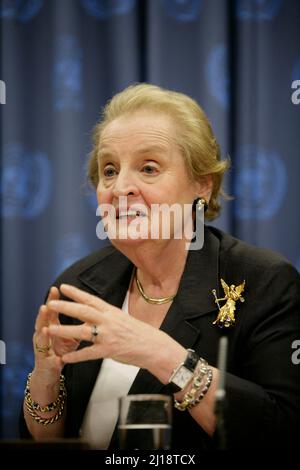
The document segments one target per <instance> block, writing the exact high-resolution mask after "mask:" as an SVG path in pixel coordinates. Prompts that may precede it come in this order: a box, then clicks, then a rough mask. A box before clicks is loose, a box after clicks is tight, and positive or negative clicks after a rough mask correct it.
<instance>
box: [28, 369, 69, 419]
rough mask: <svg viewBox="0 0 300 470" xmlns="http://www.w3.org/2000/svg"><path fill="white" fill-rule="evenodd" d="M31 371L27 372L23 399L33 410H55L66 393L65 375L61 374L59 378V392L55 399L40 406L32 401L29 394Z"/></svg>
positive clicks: (43, 411) (44, 411) (46, 411)
mask: <svg viewBox="0 0 300 470" xmlns="http://www.w3.org/2000/svg"><path fill="white" fill-rule="evenodd" d="M31 376H32V374H31V372H30V374H28V377H27V383H26V387H25V391H24V394H25V401H26V402H27V403H28V404H29V405H30V406H31V408H32V409H33V410H35V411H39V412H40V413H49V412H50V411H53V410H55V409H56V408H57V407H58V405H59V404H60V402H61V400H62V398H63V396H64V395H65V394H66V387H65V377H64V376H63V375H62V374H61V376H60V379H59V394H58V397H57V399H56V400H55V401H54V402H52V403H49V405H45V406H41V405H39V404H38V403H37V402H36V401H34V400H33V399H32V397H31V394H30V380H31Z"/></svg>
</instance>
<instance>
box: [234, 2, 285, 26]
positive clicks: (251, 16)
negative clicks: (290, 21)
mask: <svg viewBox="0 0 300 470" xmlns="http://www.w3.org/2000/svg"><path fill="white" fill-rule="evenodd" d="M282 3H283V0H237V1H236V15H237V16H238V18H240V19H241V20H257V21H271V20H273V18H275V16H276V15H277V14H278V12H279V10H280V8H281V5H282Z"/></svg>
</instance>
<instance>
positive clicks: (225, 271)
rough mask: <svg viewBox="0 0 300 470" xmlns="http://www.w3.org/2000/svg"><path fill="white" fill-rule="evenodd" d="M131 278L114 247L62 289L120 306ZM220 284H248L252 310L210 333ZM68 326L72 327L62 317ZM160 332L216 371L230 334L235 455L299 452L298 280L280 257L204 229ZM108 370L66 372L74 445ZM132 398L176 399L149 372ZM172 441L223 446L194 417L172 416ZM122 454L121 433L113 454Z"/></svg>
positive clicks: (229, 411) (82, 265) (85, 365)
mask: <svg viewBox="0 0 300 470" xmlns="http://www.w3.org/2000/svg"><path fill="white" fill-rule="evenodd" d="M174 256H176V254H175V253H174ZM132 269H133V265H132V263H131V262H130V261H129V260H128V259H127V258H126V257H125V256H124V255H123V254H122V253H120V252H119V251H118V250H116V249H115V248H114V247H113V246H108V247H106V248H104V249H102V250H100V251H98V252H96V253H93V254H92V255H90V256H88V257H86V258H84V259H82V260H80V261H79V262H77V263H76V264H74V265H73V266H71V267H70V268H69V269H67V270H66V271H65V272H64V273H63V274H62V275H61V276H60V277H59V278H58V279H57V281H56V282H55V285H57V286H59V285H60V284H61V283H63V282H65V283H69V284H73V285H75V286H77V287H79V288H81V289H84V290H86V291H88V292H90V293H92V294H95V295H98V296H100V297H101V298H103V299H104V300H105V301H107V302H109V303H111V304H113V305H116V306H118V307H121V306H122V304H123V301H124V298H125V295H126V291H127V289H128V286H129V282H130V278H131V274H132ZM220 278H223V279H224V280H225V281H226V283H227V284H228V285H230V284H235V285H238V284H241V283H242V282H243V280H244V279H245V281H246V285H245V291H244V294H243V295H244V298H245V302H244V303H241V302H238V303H237V305H236V307H237V308H236V323H235V326H234V327H233V328H232V329H223V330H222V329H220V328H219V327H218V326H216V325H213V321H214V320H215V318H216V316H217V313H218V310H217V307H216V304H215V302H214V297H213V295H212V289H216V290H217V295H218V297H223V296H224V295H223V291H222V288H221V285H220ZM62 321H63V322H64V323H71V322H73V321H74V320H72V319H70V318H66V317H63V318H62ZM161 329H162V330H163V331H165V332H166V333H167V334H169V335H170V336H172V337H173V338H174V339H175V340H176V341H178V342H179V343H181V344H182V345H183V346H184V347H185V348H192V349H195V350H196V351H197V352H198V353H199V355H200V356H201V357H204V358H205V359H206V360H207V361H208V362H209V364H211V365H213V366H216V363H217V352H218V343H219V339H220V337H221V336H222V335H224V334H226V335H227V336H228V338H229V351H228V364H227V371H228V372H227V374H226V391H227V407H226V427H227V445H228V447H231V448H243V447H250V448H251V447H254V448H258V447H266V446H267V447H268V446H272V447H275V446H277V447H278V446H279V447H287V446H291V447H292V446H293V445H294V444H296V441H297V437H296V435H297V433H298V434H299V431H298V429H299V426H300V365H298V366H297V365H294V364H293V363H292V360H291V356H292V353H293V349H292V343H293V341H294V340H297V339H298V340H299V339H300V277H299V274H298V272H297V271H296V270H295V268H293V267H292V266H291V265H290V264H289V263H288V262H287V261H286V260H285V259H284V258H283V257H281V256H280V255H278V254H276V253H273V252H270V251H267V250H262V249H259V248H255V247H252V246H250V245H247V244H246V243H244V242H242V241H240V240H237V239H235V238H233V237H231V236H229V235H227V234H225V233H223V232H221V231H219V230H217V229H215V228H211V227H209V228H207V227H206V229H205V243H204V247H203V249H202V250H197V251H189V253H188V257H187V262H186V266H185V269H184V272H183V276H182V279H181V281H180V286H179V290H178V293H177V295H176V297H175V299H174V301H173V303H172V305H171V307H170V309H169V311H168V313H167V315H166V317H165V319H164V321H163V323H162V325H161ZM85 345H86V343H82V346H85ZM101 362H102V360H94V361H87V362H82V363H79V364H72V365H67V366H66V367H65V370H64V374H65V376H66V385H67V390H68V400H67V417H66V436H68V437H74V436H78V433H79V429H80V426H81V423H82V420H83V417H84V413H85V410H86V407H87V404H88V401H89V398H90V395H91V393H92V390H93V386H94V384H95V381H96V378H97V375H98V373H99V369H100V367H101ZM134 393H165V394H170V395H172V392H171V391H170V389H169V387H168V386H164V385H163V384H162V383H160V382H159V381H158V380H157V379H156V378H155V377H154V376H152V375H151V374H150V373H149V372H148V371H147V370H143V369H141V370H140V371H139V373H138V375H137V377H136V379H135V381H134V382H133V384H132V387H131V389H130V391H129V394H134ZM199 406H201V405H199ZM297 428H298V429H297ZM23 434H24V421H23ZM172 438H173V440H172V442H173V448H174V449H194V450H196V449H198V450H201V449H208V448H215V447H216V446H218V441H217V439H216V436H215V437H214V438H210V437H208V436H207V435H206V433H205V432H204V431H203V430H202V429H201V427H200V426H199V425H198V424H197V423H196V421H195V420H194V419H193V418H192V417H191V416H190V414H189V412H181V411H178V410H176V409H175V408H174V413H173V435H172ZM298 439H299V435H298ZM117 445H118V444H117V440H116V432H115V433H114V435H113V438H112V442H111V448H114V447H117Z"/></svg>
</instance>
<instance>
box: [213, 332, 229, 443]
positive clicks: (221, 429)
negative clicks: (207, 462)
mask: <svg viewBox="0 0 300 470" xmlns="http://www.w3.org/2000/svg"><path fill="white" fill-rule="evenodd" d="M227 350H228V338H227V336H222V337H221V338H220V341H219V351H218V365H217V367H218V369H219V373H220V378H219V383H218V387H217V390H216V395H215V415H216V418H217V428H216V432H217V437H218V447H219V449H223V450H224V449H226V448H227V436H226V428H225V408H226V390H225V374H226V366H227Z"/></svg>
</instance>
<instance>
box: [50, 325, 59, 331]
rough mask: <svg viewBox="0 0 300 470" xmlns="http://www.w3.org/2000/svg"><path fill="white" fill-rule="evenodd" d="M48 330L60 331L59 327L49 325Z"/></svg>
mask: <svg viewBox="0 0 300 470" xmlns="http://www.w3.org/2000/svg"><path fill="white" fill-rule="evenodd" d="M48 328H49V330H50V331H56V330H57V329H58V325H49V326H48Z"/></svg>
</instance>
